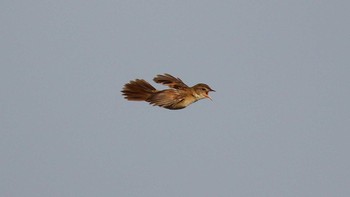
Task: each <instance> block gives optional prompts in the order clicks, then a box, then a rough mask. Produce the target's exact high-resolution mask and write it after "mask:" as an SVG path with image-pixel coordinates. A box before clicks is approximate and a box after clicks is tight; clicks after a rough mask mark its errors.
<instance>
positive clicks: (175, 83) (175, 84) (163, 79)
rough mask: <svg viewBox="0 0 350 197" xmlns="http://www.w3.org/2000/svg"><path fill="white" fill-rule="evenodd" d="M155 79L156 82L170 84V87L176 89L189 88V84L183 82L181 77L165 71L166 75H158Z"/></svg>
mask: <svg viewBox="0 0 350 197" xmlns="http://www.w3.org/2000/svg"><path fill="white" fill-rule="evenodd" d="M153 81H154V82H156V83H160V84H163V85H166V86H169V87H170V88H174V89H184V88H188V86H187V85H186V84H185V83H184V82H182V80H181V79H179V78H175V77H173V76H171V75H170V74H167V73H165V74H164V75H157V76H156V77H155V78H154V79H153Z"/></svg>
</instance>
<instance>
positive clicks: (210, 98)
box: [205, 94, 213, 101]
mask: <svg viewBox="0 0 350 197" xmlns="http://www.w3.org/2000/svg"><path fill="white" fill-rule="evenodd" d="M205 97H207V98H208V99H210V100H211V101H213V99H211V98H210V96H209V95H208V94H207V95H206V96H205Z"/></svg>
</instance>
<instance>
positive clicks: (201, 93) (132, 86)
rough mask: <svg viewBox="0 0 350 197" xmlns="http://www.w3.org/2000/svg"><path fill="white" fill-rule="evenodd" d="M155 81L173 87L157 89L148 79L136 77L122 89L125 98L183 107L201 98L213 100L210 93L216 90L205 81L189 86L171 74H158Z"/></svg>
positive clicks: (157, 104)
mask: <svg viewBox="0 0 350 197" xmlns="http://www.w3.org/2000/svg"><path fill="white" fill-rule="evenodd" d="M153 81H154V82H156V83H160V84H163V85H166V86H168V87H170V88H171V89H165V90H157V89H155V88H154V87H153V86H152V85H151V84H149V83H148V82H147V81H145V80H143V79H135V80H133V81H130V82H129V83H127V84H125V85H124V88H123V90H122V93H123V96H124V98H125V99H127V100H129V101H146V102H149V103H150V104H152V105H154V106H160V107H164V108H166V109H183V108H185V107H187V106H188V105H190V104H192V103H194V102H196V101H198V100H200V99H204V98H209V99H210V100H211V98H210V97H209V95H208V93H209V92H210V91H214V92H215V90H213V89H211V88H210V87H209V86H208V85H207V84H204V83H199V84H197V85H195V86H193V87H189V86H187V85H186V84H185V83H184V82H182V80H181V79H179V78H175V77H173V76H171V75H170V74H164V75H157V76H156V77H155V78H154V79H153Z"/></svg>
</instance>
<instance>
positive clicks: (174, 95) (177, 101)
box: [147, 89, 186, 109]
mask: <svg viewBox="0 0 350 197" xmlns="http://www.w3.org/2000/svg"><path fill="white" fill-rule="evenodd" d="M184 96H185V95H183V92H181V91H179V90H174V89H168V90H162V91H159V92H157V93H155V94H153V95H152V96H151V97H150V98H148V99H147V101H148V102H149V103H150V104H152V105H156V106H159V107H164V108H167V109H182V108H185V107H186V103H183V101H184Z"/></svg>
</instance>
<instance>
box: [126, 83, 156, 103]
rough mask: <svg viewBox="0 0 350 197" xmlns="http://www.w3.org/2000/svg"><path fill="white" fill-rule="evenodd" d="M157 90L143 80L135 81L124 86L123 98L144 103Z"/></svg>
mask: <svg viewBox="0 0 350 197" xmlns="http://www.w3.org/2000/svg"><path fill="white" fill-rule="evenodd" d="M156 91H157V90H156V89H155V88H154V87H153V86H152V85H151V84H149V83H148V82H147V81H145V80H143V79H136V80H135V81H130V82H129V83H127V84H125V85H124V88H123V90H122V93H123V96H124V98H125V99H127V100H129V101H146V100H148V98H150V97H151V96H152V95H153V94H154V93H155V92H156Z"/></svg>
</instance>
